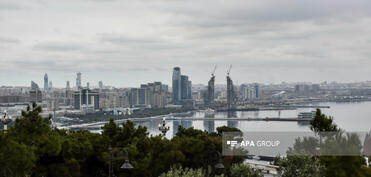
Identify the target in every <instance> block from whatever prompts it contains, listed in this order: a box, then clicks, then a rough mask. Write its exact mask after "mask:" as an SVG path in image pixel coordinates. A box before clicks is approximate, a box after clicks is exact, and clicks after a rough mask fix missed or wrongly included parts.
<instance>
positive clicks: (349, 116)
mask: <svg viewBox="0 0 371 177" xmlns="http://www.w3.org/2000/svg"><path fill="white" fill-rule="evenodd" d="M317 105H327V106H330V108H329V109H322V112H323V113H325V114H327V115H330V116H332V117H334V120H335V123H336V124H337V125H338V126H339V127H340V128H342V129H345V130H346V131H370V130H371V102H358V103H319V104H317ZM312 110H314V109H297V110H283V111H249V112H241V111H237V112H235V113H234V114H233V113H232V114H229V115H228V113H219V112H218V113H216V115H215V118H227V117H234V118H242V117H243V118H248V117H249V118H265V117H282V118H285V117H287V118H293V117H297V115H298V113H299V112H307V111H312ZM194 117H204V113H203V112H197V113H196V114H195V115H194ZM166 122H167V125H168V126H170V130H169V131H168V133H167V137H168V138H171V137H172V136H174V135H175V134H176V132H177V127H178V126H179V125H181V126H182V127H185V128H189V127H194V128H196V129H200V130H207V131H209V132H214V131H216V128H217V127H220V126H223V125H227V126H230V127H236V128H239V129H240V130H242V131H296V132H297V131H310V129H309V125H305V124H303V123H298V122H277V121H268V122H267V121H219V120H218V121H210V120H194V121H188V120H187V121H182V120H167V121H166ZM135 123H137V124H138V125H142V126H146V127H147V128H148V130H149V132H150V133H151V134H159V133H160V131H159V130H158V124H160V123H161V120H151V121H136V122H135Z"/></svg>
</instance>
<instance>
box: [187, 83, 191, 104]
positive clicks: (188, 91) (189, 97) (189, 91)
mask: <svg viewBox="0 0 371 177" xmlns="http://www.w3.org/2000/svg"><path fill="white" fill-rule="evenodd" d="M187 86H188V89H187V98H188V99H192V81H190V80H188V85H187Z"/></svg>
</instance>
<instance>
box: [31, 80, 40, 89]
mask: <svg viewBox="0 0 371 177" xmlns="http://www.w3.org/2000/svg"><path fill="white" fill-rule="evenodd" d="M37 89H39V85H37V84H36V83H35V82H34V81H31V90H37Z"/></svg>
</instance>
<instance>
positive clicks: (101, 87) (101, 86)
mask: <svg viewBox="0 0 371 177" xmlns="http://www.w3.org/2000/svg"><path fill="white" fill-rule="evenodd" d="M98 85H99V88H100V89H103V82H102V81H99V83H98Z"/></svg>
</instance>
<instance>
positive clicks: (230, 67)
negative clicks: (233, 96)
mask: <svg viewBox="0 0 371 177" xmlns="http://www.w3.org/2000/svg"><path fill="white" fill-rule="evenodd" d="M231 69H232V65H230V66H229V69H228V71H227V76H229V73H230V72H231Z"/></svg>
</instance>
